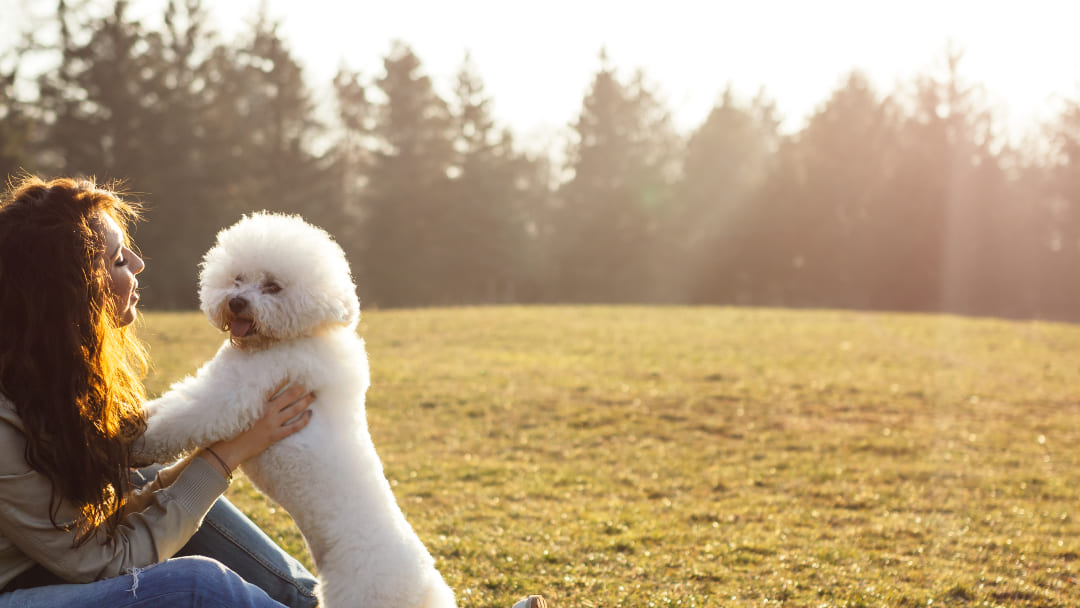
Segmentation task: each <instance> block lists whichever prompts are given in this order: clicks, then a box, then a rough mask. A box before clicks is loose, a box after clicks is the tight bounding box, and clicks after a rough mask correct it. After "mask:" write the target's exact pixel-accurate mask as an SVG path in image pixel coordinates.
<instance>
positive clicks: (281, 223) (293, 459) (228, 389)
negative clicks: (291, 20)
mask: <svg viewBox="0 0 1080 608" xmlns="http://www.w3.org/2000/svg"><path fill="white" fill-rule="evenodd" d="M199 298H200V300H201V304H202V311H203V312H204V313H205V314H206V316H207V317H208V318H209V319H210V322H211V323H213V324H214V325H215V326H217V327H220V328H221V329H222V330H225V331H228V332H229V333H230V336H229V339H228V340H226V341H225V343H224V344H223V345H222V346H221V349H220V350H218V352H217V354H216V355H215V356H214V358H213V359H211V360H210V361H209V362H207V363H206V364H205V365H204V366H203V367H202V368H200V369H199V370H198V372H196V374H195V376H193V377H188V378H185V379H184V380H181V381H180V382H178V383H176V384H174V385H173V386H172V387H171V388H170V389H169V391H168V392H167V393H166V394H165V395H164V396H162V397H161V398H160V399H157V400H154V401H151V402H150V403H148V404H147V410H148V428H147V431H146V435H145V442H143V445H142V446H141V447H139V448H138V456H140V457H141V458H144V459H152V460H154V461H157V462H164V461H169V460H171V459H173V458H176V457H177V456H179V455H180V454H182V453H184V452H186V451H190V450H192V449H194V448H195V447H197V446H205V445H209V444H211V443H214V442H215V441H218V440H221V439H226V438H229V437H232V436H234V435H236V434H237V433H238V432H240V431H241V430H243V429H245V428H247V427H249V426H250V425H251V424H252V423H253V422H254V421H255V420H256V419H257V418H259V416H260V415H261V414H262V413H263V410H264V404H265V399H266V397H265V396H266V395H267V393H268V392H270V391H271V390H272V389H273V388H274V386H275V385H277V384H278V383H279V382H280V381H281V380H282V379H285V378H288V379H290V380H292V381H293V382H297V383H300V384H302V385H303V386H305V387H307V388H308V389H310V390H313V391H314V392H315V393H316V395H317V399H316V400H315V403H314V404H313V405H312V406H311V407H312V409H313V410H315V412H314V416H312V418H311V422H310V423H309V424H308V425H307V427H306V428H304V429H303V430H302V431H300V432H299V433H295V434H293V435H292V436H290V437H288V438H286V439H284V440H282V441H280V442H278V443H277V444H275V445H274V446H272V447H271V448H269V449H268V450H266V451H265V452H263V453H262V454H261V455H260V456H258V457H256V458H254V459H252V460H251V461H249V462H247V463H244V465H243V470H244V473H245V474H246V475H247V476H248V477H249V478H250V479H251V481H252V482H253V483H254V484H255V486H256V487H257V488H258V489H259V490H260V491H262V492H263V493H265V494H266V495H267V496H269V497H271V498H273V499H274V500H275V501H277V502H278V503H279V504H280V505H281V506H282V507H284V508H285V509H286V510H287V511H288V512H289V514H290V515H292V517H293V519H295V520H296V523H297V525H298V526H299V528H300V531H301V532H302V533H303V535H304V539H305V540H306V541H307V544H308V548H309V549H310V551H311V555H312V557H313V558H314V560H315V565H316V568H317V570H318V573H319V579H320V586H319V587H320V591H319V593H320V604H321V605H322V606H325V607H326V608H352V607H363V608H379V607H384V608H419V607H421V606H423V607H424V608H435V607H439V608H443V607H450V606H454V596H453V592H452V591H451V590H450V588H449V587H448V586H447V585H446V583H445V582H444V581H443V578H442V576H441V575H440V574H439V572H438V571H436V570H435V567H434V560H433V559H432V557H431V555H430V554H429V553H428V551H427V549H426V548H425V547H424V545H423V543H422V542H421V541H420V539H419V538H418V537H417V535H416V533H415V532H414V531H413V529H412V527H411V526H410V525H409V523H408V522H407V521H406V520H405V516H404V515H403V514H402V513H401V509H400V508H399V507H398V505H397V502H396V501H395V500H394V495H393V493H392V492H391V490H390V484H389V483H387V481H386V477H385V476H384V474H383V469H382V463H381V462H380V461H379V457H378V455H377V454H376V453H375V446H374V445H373V444H372V441H371V436H370V435H369V434H368V429H367V420H366V416H365V412H364V393H365V391H367V388H368V384H369V382H370V380H369V373H368V363H367V355H366V353H365V351H364V341H363V340H362V339H361V338H360V337H359V336H357V335H356V322H357V320H358V319H359V316H360V304H359V301H358V300H357V297H356V287H355V285H353V282H352V278H351V273H350V271H349V265H348V262H347V261H346V259H345V254H344V252H343V251H342V250H341V248H340V247H339V246H338V245H337V244H336V243H335V242H334V241H333V239H332V238H331V237H330V235H328V234H327V233H326V232H324V231H323V230H320V229H319V228H316V227H314V226H312V225H310V224H308V223H306V222H304V221H303V220H302V219H300V218H299V217H296V216H286V215H277V214H269V213H261V214H255V215H252V216H248V217H245V218H244V219H242V220H240V222H238V223H237V224H235V225H234V226H232V227H230V228H227V229H225V230H223V231H222V232H221V233H219V234H218V238H217V243H216V244H215V245H214V247H213V248H212V249H210V251H209V252H207V254H206V257H205V258H204V260H203V264H202V273H201V276H200V290H199Z"/></svg>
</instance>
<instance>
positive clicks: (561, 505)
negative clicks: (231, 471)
mask: <svg viewBox="0 0 1080 608" xmlns="http://www.w3.org/2000/svg"><path fill="white" fill-rule="evenodd" d="M142 331H143V334H144V336H145V337H146V338H147V340H148V341H149V343H150V345H151V348H152V356H153V359H154V361H155V363H156V368H155V370H154V371H153V373H152V375H151V378H150V379H149V389H150V391H151V392H152V393H156V392H160V391H162V390H164V389H165V388H166V387H167V385H168V383H169V382H171V381H173V380H176V379H178V378H180V377H182V376H183V375H185V374H187V373H191V372H192V371H193V370H194V369H196V368H197V366H198V365H199V364H200V363H201V362H202V361H203V360H205V359H206V358H208V357H210V356H211V355H212V354H213V353H214V351H215V349H216V348H217V345H218V343H219V341H220V340H221V336H220V335H219V334H218V333H217V332H216V331H215V330H214V329H213V328H211V327H210V326H209V325H208V324H207V323H206V322H205V321H204V320H203V319H202V317H200V316H199V315H197V314H195V313H183V314H173V313H151V314H148V315H147V316H146V319H145V322H144V326H143V329H142ZM360 332H361V334H362V335H363V336H364V337H365V338H366V340H367V347H368V352H369V356H370V358H371V367H372V377H373V385H372V388H371V390H370V391H369V393H368V420H369V424H370V428H371V433H372V435H373V437H374V440H375V444H376V446H377V448H378V449H379V452H380V455H381V457H382V459H383V463H384V465H385V468H386V474H387V477H388V478H390V479H391V483H392V484H393V487H394V490H395V493H396V495H397V497H398V500H399V502H400V504H401V505H402V508H403V509H404V510H405V512H406V515H407V516H408V518H409V520H410V521H411V522H412V524H413V526H414V527H415V528H416V529H417V531H418V533H419V534H420V536H421V538H423V539H424V541H425V542H426V544H427V545H428V547H429V549H430V550H431V552H432V554H433V555H434V556H435V557H436V559H437V561H438V566H439V568H440V570H441V571H442V572H443V574H444V576H445V577H446V579H447V581H448V582H449V583H450V585H451V586H453V587H454V588H455V590H456V592H457V596H458V598H459V603H460V605H462V606H470V607H472V606H475V607H487V606H491V607H495V606H509V604H510V602H511V601H512V600H513V599H516V598H517V597H518V596H520V595H522V594H525V593H543V594H545V595H546V596H547V597H548V598H549V600H551V602H552V604H553V605H554V606H555V607H567V608H569V607H574V608H578V607H588V606H772V605H783V606H912V607H914V606H940V605H946V606H953V605H959V606H1046V607H1050V606H1071V605H1076V603H1077V601H1076V599H1075V598H1076V596H1077V593H1078V592H1080V589H1078V588H1077V583H1078V577H1080V523H1078V520H1080V513H1077V512H1075V509H1076V508H1077V505H1078V504H1080V489H1078V488H1080V455H1078V450H1077V447H1078V446H1080V375H1078V354H1080V327H1076V326H1069V325H1060V324H1049V323H1038V322H1006V321H997V320H979V319H974V320H973V319H962V318H955V317H945V316H919V315H890V314H877V313H874V314H872V313H854V312H834V311H784V310H751V309H733V308H636V307H564V308H558V307H554V308H511V307H508V308H465V309H429V310H400V311H369V312H366V313H365V316H364V320H363V323H362V325H361V327H360ZM316 407H317V406H316ZM342 481H343V483H344V482H346V480H342ZM230 497H231V498H232V499H233V500H235V501H236V502H237V503H238V504H239V505H240V506H241V508H243V509H244V510H245V511H247V512H248V513H250V514H251V515H252V517H253V518H254V519H255V520H256V521H257V522H259V523H260V524H261V525H262V526H263V527H264V528H265V529H266V530H267V531H268V532H269V533H270V534H271V536H273V537H275V538H276V539H277V540H278V541H279V542H280V543H281V544H282V545H283V546H285V547H286V548H287V549H288V550H289V551H291V552H292V553H294V554H295V555H297V556H298V557H299V558H300V559H301V560H304V561H305V563H307V564H308V565H311V563H310V559H309V557H308V555H307V554H306V552H305V549H304V546H303V540H302V539H301V538H300V536H299V533H298V532H297V530H296V528H295V526H293V524H292V522H291V520H290V519H289V518H288V516H287V515H286V514H285V513H284V512H283V511H282V510H281V509H280V508H276V507H275V506H274V505H272V504H271V503H269V502H267V501H266V500H265V499H263V498H261V497H260V496H259V495H258V494H257V493H255V492H254V491H253V490H252V489H251V487H250V486H249V485H248V484H247V483H246V482H244V481H243V480H240V481H238V482H234V484H233V487H232V489H231V490H230Z"/></svg>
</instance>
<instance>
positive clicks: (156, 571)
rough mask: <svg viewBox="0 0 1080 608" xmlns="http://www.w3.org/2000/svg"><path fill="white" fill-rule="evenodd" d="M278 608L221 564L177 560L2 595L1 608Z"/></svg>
mask: <svg viewBox="0 0 1080 608" xmlns="http://www.w3.org/2000/svg"><path fill="white" fill-rule="evenodd" d="M32 606H64V607H65V608H101V607H104V606H107V607H109V608H170V607H172V606H191V607H192V608H282V605H281V604H280V603H278V602H275V601H274V600H272V599H270V597H269V596H268V595H266V592H265V591H263V590H262V589H260V588H258V587H257V586H255V585H252V584H251V583H248V582H246V581H244V579H242V578H240V577H239V576H238V575H237V574H236V573H235V572H232V571H231V570H229V569H228V568H226V567H225V566H223V565H222V564H220V563H219V562H216V561H214V560H212V559H208V558H205V557H180V558H176V559H170V560H168V561H165V562H162V563H160V564H156V565H154V566H150V567H149V568H146V569H145V570H136V571H134V572H133V573H132V574H126V575H123V576H117V577H114V578H108V579H105V580H101V581H97V582H94V583H86V584H82V585H72V584H67V585H50V586H47V587H35V588H33V589H20V590H18V591H11V592H9V593H3V594H0V608H28V607H32Z"/></svg>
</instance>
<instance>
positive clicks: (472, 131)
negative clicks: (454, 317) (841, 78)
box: [442, 55, 534, 302]
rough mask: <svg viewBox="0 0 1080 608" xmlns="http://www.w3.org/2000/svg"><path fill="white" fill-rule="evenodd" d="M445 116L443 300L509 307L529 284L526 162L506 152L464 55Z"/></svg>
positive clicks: (508, 140) (508, 147)
mask: <svg viewBox="0 0 1080 608" xmlns="http://www.w3.org/2000/svg"><path fill="white" fill-rule="evenodd" d="M454 94H455V96H454V102H455V103H454V104H453V108H452V118H453V124H454V131H455V140H454V151H455V162H454V167H453V170H452V171H451V174H452V175H453V180H452V182H451V188H450V190H449V197H448V200H447V201H446V206H447V210H446V211H447V214H446V217H447V223H446V224H445V225H444V232H443V236H442V238H443V239H444V240H445V242H446V243H447V246H446V247H445V252H446V256H447V258H448V259H447V266H448V273H449V275H450V276H452V277H453V282H452V284H451V285H450V286H449V288H450V291H448V292H446V293H445V294H444V296H445V297H449V299H450V300H451V301H454V302H498V301H504V302H505V301H514V300H515V299H516V298H517V295H516V293H517V289H518V287H519V285H520V284H521V283H522V282H529V280H530V278H531V277H530V274H531V273H530V272H529V269H527V268H526V265H525V260H526V259H527V252H528V251H529V249H530V248H531V245H532V243H530V241H532V240H533V239H532V238H531V237H530V235H529V234H528V233H527V232H526V226H527V219H526V207H525V205H526V204H527V203H528V201H529V200H530V192H529V191H528V190H529V188H530V187H534V184H533V183H532V182H530V181H529V179H528V176H529V174H530V172H531V171H533V170H534V169H533V168H532V167H531V161H529V160H528V159H527V158H525V157H524V156H522V155H520V154H519V153H518V152H517V151H516V150H515V149H514V141H513V137H512V136H511V134H510V132H509V131H508V130H505V129H504V130H499V129H497V128H496V125H495V120H494V119H493V118H492V116H491V99H490V98H489V97H487V96H486V95H485V93H484V87H483V82H482V81H481V79H480V76H479V74H478V72H477V70H476V66H475V65H473V63H472V61H471V59H470V58H469V56H468V55H466V58H465V61H464V62H463V64H462V66H461V68H460V70H459V71H458V74H457V80H456V86H455V88H454Z"/></svg>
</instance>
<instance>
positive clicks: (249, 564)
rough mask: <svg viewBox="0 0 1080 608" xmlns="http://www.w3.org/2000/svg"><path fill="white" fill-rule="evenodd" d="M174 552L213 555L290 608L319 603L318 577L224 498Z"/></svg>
mask: <svg viewBox="0 0 1080 608" xmlns="http://www.w3.org/2000/svg"><path fill="white" fill-rule="evenodd" d="M176 555H177V556H185V555H202V556H206V557H212V558H214V559H215V560H217V561H219V562H221V563H222V564H225V565H226V566H228V567H229V569H230V570H232V571H233V572H236V573H237V574H239V575H240V576H241V577H242V578H243V579H244V580H246V581H247V582H249V583H254V584H255V585H257V586H258V587H260V588H262V589H264V590H265V591H266V592H267V593H268V594H270V597H272V598H274V599H275V600H277V601H278V602H281V603H282V604H284V605H286V606H288V607H289V608H313V607H314V606H316V605H317V604H318V600H317V599H316V597H315V585H316V584H317V583H318V579H316V578H315V577H314V576H312V574H311V573H310V572H308V571H307V570H306V569H305V568H304V567H303V566H302V565H300V562H298V561H296V560H295V559H293V558H292V556H290V555H289V554H288V553H286V552H285V551H283V550H281V548H280V547H278V546H277V544H276V543H275V542H274V541H273V540H271V539H270V537H268V536H267V535H266V534H265V533H263V531H262V530H260V529H259V527H258V526H256V525H255V524H254V523H252V522H251V520H250V519H248V518H247V517H246V516H245V515H244V514H243V513H241V512H240V510H239V509H237V508H236V507H235V506H233V504H232V503H230V502H229V501H228V500H226V499H224V498H219V499H218V501H217V502H216V503H214V506H213V507H211V508H210V512H209V513H207V514H206V518H205V519H203V525H202V527H200V528H199V531H198V532H196V533H195V535H194V536H192V537H191V540H190V541H188V544H186V545H184V548H183V549H180V551H179V552H178V553H177V554H176Z"/></svg>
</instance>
